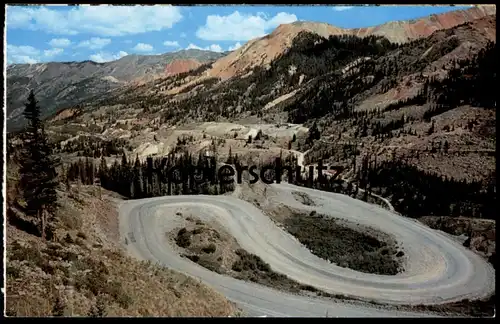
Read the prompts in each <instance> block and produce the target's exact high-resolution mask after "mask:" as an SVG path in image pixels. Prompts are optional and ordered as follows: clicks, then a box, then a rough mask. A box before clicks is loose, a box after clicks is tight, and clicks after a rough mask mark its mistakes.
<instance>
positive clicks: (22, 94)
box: [7, 49, 225, 130]
mask: <svg viewBox="0 0 500 324" xmlns="http://www.w3.org/2000/svg"><path fill="white" fill-rule="evenodd" d="M223 55H225V53H216V52H210V51H203V50H197V49H190V50H182V51H178V52H174V53H166V54H162V55H127V56H125V57H123V58H121V59H119V60H116V61H111V62H107V63H96V62H93V61H84V62H64V63H55V62H52V63H39V64H14V65H10V66H8V67H7V123H8V128H9V130H12V129H16V128H18V127H20V126H22V125H23V124H24V121H23V118H22V117H21V113H22V110H23V104H24V101H25V100H26V97H27V94H28V93H29V89H31V88H32V89H35V93H36V95H37V98H38V100H39V101H40V104H41V106H42V107H44V110H43V117H46V116H49V115H51V114H54V113H55V112H57V111H58V110H59V109H61V108H67V107H68V106H73V105H77V104H78V103H80V102H84V101H85V100H88V99H89V98H92V97H96V96H101V95H102V94H104V93H106V92H107V91H109V90H112V89H115V88H117V87H120V86H122V85H124V84H127V83H130V82H133V81H137V82H144V81H147V80H151V79H154V78H156V77H158V76H160V75H164V73H165V69H169V63H171V62H174V61H176V60H186V59H188V60H194V61H193V62H199V64H201V63H205V62H209V61H213V60H216V59H218V58H220V57H222V56H223ZM199 64H198V63H195V64H194V65H193V64H191V65H189V66H187V67H182V68H181V69H180V70H179V69H178V68H175V69H174V71H178V70H179V71H181V72H184V71H186V68H190V67H193V66H198V65H199ZM182 65H183V64H182Z"/></svg>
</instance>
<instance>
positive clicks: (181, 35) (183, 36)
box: [179, 33, 187, 38]
mask: <svg viewBox="0 0 500 324" xmlns="http://www.w3.org/2000/svg"><path fill="white" fill-rule="evenodd" d="M179 36H180V37H181V38H186V37H187V34H186V33H181V34H180V35H179Z"/></svg>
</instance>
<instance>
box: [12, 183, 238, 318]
mask: <svg viewBox="0 0 500 324" xmlns="http://www.w3.org/2000/svg"><path fill="white" fill-rule="evenodd" d="M12 185H13V181H11V183H9V182H8V186H9V187H10V189H11V190H9V193H10V194H11V195H10V198H11V199H9V201H10V204H9V205H8V210H9V212H8V225H7V247H6V248H7V269H6V272H7V278H6V281H7V294H6V295H7V298H6V299H7V304H6V312H7V315H8V316H94V317H102V316H229V315H232V316H235V315H237V310H236V307H235V306H234V305H233V304H232V303H230V302H229V301H228V300H227V299H225V298H224V297H223V296H222V295H220V294H219V293H217V292H215V291H214V290H212V289H211V288H209V287H207V286H205V285H203V284H201V283H200V282H199V281H197V280H195V279H192V278H190V277H187V276H185V275H183V274H181V273H177V272H174V271H171V270H168V269H166V268H163V267H160V266H157V265H153V264H151V263H148V262H140V261H137V260H135V259H132V258H130V257H128V256H126V255H125V254H124V253H123V252H122V250H121V248H120V244H119V242H118V238H119V232H118V215H117V209H116V206H115V204H114V202H115V201H116V199H117V197H116V195H115V194H113V193H111V192H108V191H106V190H102V191H99V189H98V188H96V187H93V186H81V187H79V188H77V187H76V186H75V187H73V188H72V189H71V190H69V191H61V192H59V196H60V200H59V201H60V203H61V204H62V206H61V208H60V210H59V212H58V214H57V215H56V216H57V217H56V218H57V219H58V223H57V225H56V227H55V235H54V238H53V240H52V242H48V241H43V240H42V239H41V238H40V237H38V236H37V235H35V234H34V231H33V228H32V227H30V226H29V225H27V224H28V223H27V222H26V221H25V220H24V221H23V219H25V217H23V213H22V211H21V209H20V208H19V206H17V203H16V201H17V197H15V196H14V197H13V196H12V195H13V194H15V190H14V189H12ZM99 192H100V193H99ZM100 196H101V197H102V199H101V198H99V197H100ZM30 233H31V234H30Z"/></svg>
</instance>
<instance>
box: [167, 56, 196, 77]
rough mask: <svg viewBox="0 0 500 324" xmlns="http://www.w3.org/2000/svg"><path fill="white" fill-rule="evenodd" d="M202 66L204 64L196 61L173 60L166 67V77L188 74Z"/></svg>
mask: <svg viewBox="0 0 500 324" xmlns="http://www.w3.org/2000/svg"><path fill="white" fill-rule="evenodd" d="M200 65H202V63H201V62H200V61H197V60H194V59H185V60H173V61H172V62H170V63H169V64H167V66H166V67H165V75H167V76H169V75H176V74H179V73H184V72H188V71H190V70H194V69H196V68H197V67H199V66H200Z"/></svg>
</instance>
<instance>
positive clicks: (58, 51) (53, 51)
mask: <svg viewBox="0 0 500 324" xmlns="http://www.w3.org/2000/svg"><path fill="white" fill-rule="evenodd" d="M62 52H64V49H62V48H53V49H49V50H45V51H43V55H45V56H46V57H53V56H57V55H59V54H62Z"/></svg>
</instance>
